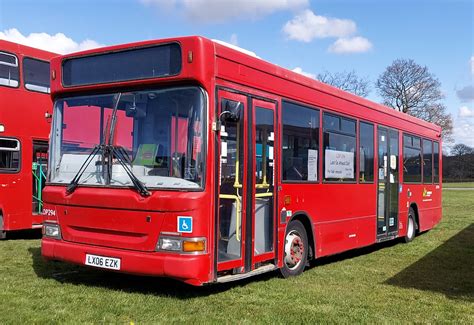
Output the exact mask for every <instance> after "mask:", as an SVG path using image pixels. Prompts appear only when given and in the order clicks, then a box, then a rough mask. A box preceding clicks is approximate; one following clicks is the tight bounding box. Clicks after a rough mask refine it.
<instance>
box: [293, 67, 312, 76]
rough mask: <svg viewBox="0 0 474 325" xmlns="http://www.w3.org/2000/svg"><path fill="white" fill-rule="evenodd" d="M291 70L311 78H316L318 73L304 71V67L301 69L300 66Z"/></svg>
mask: <svg viewBox="0 0 474 325" xmlns="http://www.w3.org/2000/svg"><path fill="white" fill-rule="evenodd" d="M291 71H293V72H296V73H299V74H302V75H303V76H306V77H309V78H313V79H316V75H315V74H314V73H310V72H306V71H303V69H301V68H300V67H296V68H294V69H293V70H291Z"/></svg>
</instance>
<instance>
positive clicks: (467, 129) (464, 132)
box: [453, 119, 474, 147]
mask: <svg viewBox="0 0 474 325" xmlns="http://www.w3.org/2000/svg"><path fill="white" fill-rule="evenodd" d="M453 136H454V139H455V142H456V143H464V144H465V145H468V146H470V147H474V119H458V120H456V121H455V123H454V129H453Z"/></svg>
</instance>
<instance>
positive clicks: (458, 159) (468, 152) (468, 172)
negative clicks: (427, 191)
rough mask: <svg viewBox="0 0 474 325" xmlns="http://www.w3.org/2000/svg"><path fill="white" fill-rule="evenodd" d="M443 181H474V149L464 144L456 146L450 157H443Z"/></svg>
mask: <svg viewBox="0 0 474 325" xmlns="http://www.w3.org/2000/svg"><path fill="white" fill-rule="evenodd" d="M443 181H445V182H468V181H474V148H472V147H469V146H467V145H465V144H461V143H460V144H456V145H455V146H453V147H452V149H451V155H450V156H447V155H443Z"/></svg>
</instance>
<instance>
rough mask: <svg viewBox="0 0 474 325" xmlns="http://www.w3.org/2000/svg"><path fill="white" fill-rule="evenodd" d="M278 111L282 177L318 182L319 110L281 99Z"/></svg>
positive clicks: (286, 179)
mask: <svg viewBox="0 0 474 325" xmlns="http://www.w3.org/2000/svg"><path fill="white" fill-rule="evenodd" d="M282 112H283V118H282V120H283V121H284V122H283V136H282V139H283V150H282V156H283V180H285V181H312V182H315V181H318V179H319V178H318V168H319V165H318V161H319V158H318V150H319V110H317V109H312V108H309V107H305V106H302V105H298V104H295V103H289V102H285V101H284V102H283V104H282ZM308 158H310V159H308Z"/></svg>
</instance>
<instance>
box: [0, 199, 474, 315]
mask: <svg viewBox="0 0 474 325" xmlns="http://www.w3.org/2000/svg"><path fill="white" fill-rule="evenodd" d="M444 195H445V196H444V219H443V220H442V222H441V224H439V225H438V226H437V227H436V228H435V229H433V230H431V231H430V232H427V233H425V234H422V235H420V236H419V237H417V238H416V239H415V240H414V241H413V242H412V243H410V244H403V243H401V242H394V243H386V244H382V245H377V246H373V247H370V248H365V249H359V250H355V251H351V252H347V253H344V254H341V255H337V256H333V257H329V258H323V259H320V260H318V261H317V262H315V263H314V265H312V267H310V268H308V269H307V270H306V272H305V273H304V274H303V275H301V276H299V277H296V278H291V279H286V280H285V279H282V278H280V277H278V274H277V273H271V274H265V275H263V276H259V277H256V278H252V279H249V280H246V281H242V282H237V283H233V284H229V285H215V286H209V287H202V288H194V287H189V286H186V285H183V284H181V283H177V282H175V281H172V280H169V279H155V278H143V277H135V276H129V275H122V274H115V273H108V272H102V271H98V270H94V269H89V268H83V267H78V266H71V265H67V264H64V263H60V262H45V261H43V260H42V258H41V255H40V241H39V239H28V240H25V239H14V240H6V241H2V242H0V261H1V262H0V301H1V303H0V323H9V324H13V323H15V324H16V323H64V322H65V323H83V322H87V323H98V322H106V323H127V324H129V323H131V322H133V323H136V324H141V323H165V322H166V323H168V322H174V323H181V322H196V323H208V322H211V323H216V322H226V323H253V322H258V323H289V322H292V323H302V322H305V323H307V322H308V323H309V322H332V323H335V322H337V323H341V322H343V323H349V322H351V323H352V322H364V323H367V322H370V323H375V322H376V323H393V322H397V323H399V322H423V323H438V322H443V323H445V322H449V323H470V324H473V323H474V217H473V210H474V193H473V192H471V191H446V192H445V193H444Z"/></svg>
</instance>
